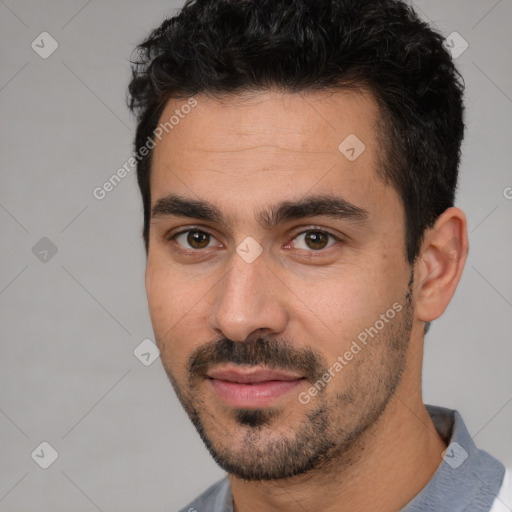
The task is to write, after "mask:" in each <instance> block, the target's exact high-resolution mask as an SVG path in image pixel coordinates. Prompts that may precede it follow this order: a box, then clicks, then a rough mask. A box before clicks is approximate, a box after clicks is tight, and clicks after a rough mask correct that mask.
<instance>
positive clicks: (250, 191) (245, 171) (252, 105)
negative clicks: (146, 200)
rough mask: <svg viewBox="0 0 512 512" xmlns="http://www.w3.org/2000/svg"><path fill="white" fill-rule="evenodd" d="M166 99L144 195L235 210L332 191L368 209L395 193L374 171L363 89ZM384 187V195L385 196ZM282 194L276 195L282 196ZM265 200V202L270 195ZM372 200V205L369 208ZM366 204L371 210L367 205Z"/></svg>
mask: <svg viewBox="0 0 512 512" xmlns="http://www.w3.org/2000/svg"><path fill="white" fill-rule="evenodd" d="M194 99H195V101H196V102H197V103H196V105H195V106H194V107H193V108H188V107H184V105H188V104H190V102H188V101H187V100H186V99H185V100H180V99H171V100H169V102H168V103H167V105H166V107H165V109H164V111H163V113H162V115H161V118H160V121H159V125H160V126H165V124H164V123H167V125H166V126H167V130H164V131H163V133H162V137H161V140H157V141H156V142H157V144H156V147H155V149H154V154H153V163H152V171H151V197H152V203H153V204H154V203H155V201H157V200H158V199H159V198H162V197H165V196H166V195H168V194H172V193H176V192H177V193H181V194H185V195H188V196H189V197H191V198H194V199H201V198H203V199H204V198H209V199H210V201H211V202H214V203H215V198H216V197H218V199H219V201H218V204H222V203H225V202H226V200H227V199H229V205H230V206H231V207H235V206H236V205H238V206H240V208H242V209H243V207H244V205H247V203H248V202H249V203H252V204H264V203H265V202H268V201H271V199H272V197H271V196H273V195H276V194H280V196H281V197H282V198H284V199H292V198H294V199H296V198H298V197H300V196H302V195H305V194H306V193H308V192H313V193H317V194H325V193H334V194H336V193H340V194H341V195H343V196H345V197H347V196H348V197H349V199H350V200H351V201H352V202H353V203H354V204H359V205H360V206H361V207H362V208H366V209H368V210H370V211H371V209H372V208H373V207H375V206H376V204H377V203H379V202H380V203H382V205H385V203H386V201H389V200H392V201H395V200H396V195H395V196H394V197H391V196H392V195H393V191H389V190H387V189H389V187H386V186H385V184H384V183H383V182H382V180H381V179H380V178H379V177H378V173H379V171H380V169H381V167H382V161H383V158H382V157H383V149H382V148H381V147H380V145H379V133H378V121H379V110H378V106H377V103H376V101H375V99H374V97H373V96H372V95H371V94H370V93H369V92H367V91H364V90H357V91H356V90H335V91H321V92H303V93H293V94H292V93H284V92H278V91H265V92H262V91H259V92H251V93H244V94H237V95H232V96H223V97H220V98H213V97H208V96H206V95H197V96H196V97H195V98H194ZM389 194H391V196H389ZM283 196H284V197H283ZM271 202H273V201H271ZM372 205H373V206H372ZM367 206H370V208H367Z"/></svg>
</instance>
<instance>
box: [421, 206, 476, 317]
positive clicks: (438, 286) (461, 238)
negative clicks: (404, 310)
mask: <svg viewBox="0 0 512 512" xmlns="http://www.w3.org/2000/svg"><path fill="white" fill-rule="evenodd" d="M468 250H469V242H468V234H467V221H466V215H465V214H464V212H463V211H462V210H461V209H460V208H455V207H452V208H448V209H447V210H446V211H445V212H443V213H442V215H441V216H440V217H439V218H438V219H437V221H436V223H435V224H434V227H433V228H431V229H427V230H426V231H425V234H424V237H423V243H422V246H421V251H420V254H419V256H418V259H417V261H416V263H415V275H417V276H418V277H417V279H418V280H417V282H416V283H415V287H416V294H415V295H416V318H417V319H418V320H420V321H423V322H431V321H432V320H435V319H436V318H439V317H440V316H441V315H442V314H443V313H444V311H445V309H446V307H447V306H448V304H449V303H450V300H451V299H452V297H453V295H454V293H455V290H456V288H457V285H458V284H459V281H460V277H461V275H462V271H463V269H464V265H465V263H466V258H467V254H468Z"/></svg>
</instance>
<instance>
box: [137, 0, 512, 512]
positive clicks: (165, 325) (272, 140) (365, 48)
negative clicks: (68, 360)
mask: <svg viewBox="0 0 512 512" xmlns="http://www.w3.org/2000/svg"><path fill="white" fill-rule="evenodd" d="M129 91H130V94H131V99H130V107H131V109H132V110H133V111H134V112H135V113H136V114H137V115H138V127H137V134H136V140H135V147H136V151H137V156H138V160H139V162H138V168H137V173H138V182H139V186H140V189H141V193H142V198H143V206H144V232H143V235H144V241H145V244H146V250H147V269H146V290H147V295H148V302H149V310H150V315H151V321H152V324H153V328H154V332H155V338H156V341H157V344H158V347H159V349H160V351H161V359H162V363H163V365H164V368H165V370H166V372H167V374H168V376H169V379H170V381H171V383H172V386H173V387H174V390H175V391H176V393H177V396H178V397H179V399H180V402H181V404H182V405H183V407H184V408H185V410H186V412H187V413H188V415H189V416H190V419H191V421H192V422H193V424H194V425H195V427H196V428H197V430H198V432H199V434H200V436H201V438H202V440H203V441H204V443H205V445H206V446H207V448H208V450H209V451H210V453H211V455H212V456H213V458H214V459H215V461H216V462H217V463H218V464H219V465H220V466H221V467H222V468H223V469H224V470H225V471H226V472H227V473H228V475H227V477H226V478H225V479H223V480H222V481H220V482H218V483H216V484H214V485H213V486H212V487H210V488H209V489H207V490H206V491H205V492H204V493H203V494H202V495H201V496H200V497H198V498H197V499H196V500H194V501H193V502H192V503H190V504H189V505H188V506H187V507H185V508H184V509H183V510H188V511H194V510H195V511H198V512H203V511H204V512H212V511H219V512H220V511H236V512H252V511H297V510H308V511H313V510H322V511H323V512H330V511H370V510H372V511H373V510H379V511H397V510H405V511H408V512H410V511H423V510H429V511H457V510H460V511H462V510H466V511H472V512H475V511H488V510H493V511H496V510H509V509H508V508H506V506H507V505H508V506H510V505H511V503H510V501H509V502H508V503H507V500H510V487H511V486H510V476H509V474H506V473H505V468H504V467H503V465H502V464H501V463H500V462H499V461H497V460H496V459H494V458H493V457H491V456H490V455H489V454H487V453H486V452H483V451H481V450H479V449H478V448H477V447H476V446H475V445H474V443H473V441H472V439H471V437H470V436H469V434H468V431H467V429H466V427H465V426H464V422H463V420H462V418H461V416H460V415H459V414H458V413H457V412H456V411H451V410H447V409H443V408H440V407H428V408H427V407H426V406H425V405H424V404H423V400H422V393H421V368H422V353H423V341H424V336H425V333H426V331H427V329H428V326H429V323H430V322H432V321H433V320H435V319H436V318H439V316H440V315H441V314H442V313H443V312H444V310H445V308H446V307H447V305H448V303H449V302H450V300H451V298H452V296H453V294H454V292H455V289H456V287H457V284H458V282H459V280H460V277H461V273H462V271H463V267H464V263H465V261H466V255H467V251H468V239H467V228H466V218H465V215H464V213H463V212H462V211H461V210H460V209H459V208H456V207H454V197H455V188H456V184H457V173H458V165H459V156H460V145H461V141H462V138H463V131H464V124H463V104H462V94H463V87H462V85H461V80H460V76H459V75H458V73H457V72H456V70H455V68H454V66H453V63H452V61H451V58H450V55H449V54H448V53H447V52H446V51H445V50H444V48H443V45H442V36H440V35H439V34H437V33H436V32H434V31H432V30H431V29H430V28H429V27H428V26H427V25H426V24H424V23H422V22H420V21H419V19H418V18H417V16H416V15H415V13H414V12H413V11H412V10H411V8H409V7H408V6H407V5H406V4H405V3H403V2H400V1H392V0H365V1H361V0H350V1H349V0H330V1H329V0H317V1H314V2H313V1H312V0H299V1H295V2H285V1H283V0H211V1H208V0H206V1H201V2H194V1H191V2H187V3H186V4H185V6H184V8H183V9H182V10H181V11H180V13H179V14H177V15H176V16H175V17H173V18H171V19H168V20H166V21H165V22H164V23H162V25H161V26H160V27H159V28H158V29H156V30H155V31H153V32H152V33H151V35H150V36H149V37H148V38H147V39H146V41H144V43H142V44H141V45H140V46H139V60H138V61H137V62H135V63H134V64H133V78H132V81H131V83H130V87H129ZM507 492H508V494H507Z"/></svg>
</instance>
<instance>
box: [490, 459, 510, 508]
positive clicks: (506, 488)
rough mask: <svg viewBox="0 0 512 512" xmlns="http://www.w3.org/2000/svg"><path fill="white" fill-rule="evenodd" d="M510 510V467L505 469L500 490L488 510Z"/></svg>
mask: <svg viewBox="0 0 512 512" xmlns="http://www.w3.org/2000/svg"><path fill="white" fill-rule="evenodd" d="M510 510H512V467H510V468H507V469H506V471H505V476H504V477H503V483H502V484H501V488H500V492H499V493H498V496H496V499H495V500H494V503H493V504H492V508H491V510H490V511H489V512H509V511H510Z"/></svg>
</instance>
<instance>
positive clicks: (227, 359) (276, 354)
mask: <svg viewBox="0 0 512 512" xmlns="http://www.w3.org/2000/svg"><path fill="white" fill-rule="evenodd" d="M223 363H224V364H225V363H233V364H237V365H242V364H244V365H250V366H265V367H267V368H270V369H272V370H291V371H294V372H297V373H301V374H302V375H303V376H304V377H305V378H306V379H307V380H308V381H310V382H311V383H314V382H316V381H317V380H318V379H320V378H321V377H322V375H323V374H324V373H325V372H326V371H327V365H326V362H325V360H324V358H323V357H322V356H321V355H319V354H317V353H315V352H314V351H313V350H311V349H310V348H297V347H294V346H293V345H291V344H290V343H289V342H287V341H285V340H280V341H278V340H276V339H273V338H272V339H270V338H263V337H260V338H253V339H251V340H250V341H232V340H230V339H228V338H222V339H220V340H218V341H214V342H210V343H207V344H205V345H203V346H201V347H198V348H197V349H196V350H195V351H194V352H193V353H192V354H191V355H190V357H189V360H188V372H189V379H190V382H191V383H193V382H195V381H197V380H199V379H203V378H206V377H207V373H208V371H210V370H211V369H212V368H214V367H215V366H218V365H220V364H223Z"/></svg>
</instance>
